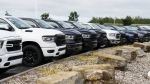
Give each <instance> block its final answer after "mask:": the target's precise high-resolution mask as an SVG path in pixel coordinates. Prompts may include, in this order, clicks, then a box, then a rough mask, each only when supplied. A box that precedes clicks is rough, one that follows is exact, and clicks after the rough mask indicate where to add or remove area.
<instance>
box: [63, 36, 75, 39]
mask: <svg viewBox="0 0 150 84" xmlns="http://www.w3.org/2000/svg"><path fill="white" fill-rule="evenodd" d="M65 38H66V39H74V35H65Z"/></svg>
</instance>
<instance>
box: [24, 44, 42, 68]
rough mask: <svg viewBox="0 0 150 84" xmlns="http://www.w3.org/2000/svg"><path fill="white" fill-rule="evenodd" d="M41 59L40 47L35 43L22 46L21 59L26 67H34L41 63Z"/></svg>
mask: <svg viewBox="0 0 150 84" xmlns="http://www.w3.org/2000/svg"><path fill="white" fill-rule="evenodd" d="M42 61H43V54H42V52H41V49H40V48H39V47H38V46H36V45H27V46H25V47H23V61H22V64H23V65H25V66H28V67H34V66H38V65H39V64H41V62H42Z"/></svg>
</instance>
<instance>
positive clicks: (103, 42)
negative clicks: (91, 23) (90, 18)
mask: <svg viewBox="0 0 150 84" xmlns="http://www.w3.org/2000/svg"><path fill="white" fill-rule="evenodd" d="M65 22H67V23H68V25H70V26H73V27H76V28H86V27H85V26H83V25H82V24H80V23H79V22H74V21H65ZM89 30H94V31H95V32H96V33H97V35H98V36H97V42H98V43H97V48H104V47H107V46H108V39H107V37H106V32H105V31H102V30H101V29H92V28H89Z"/></svg>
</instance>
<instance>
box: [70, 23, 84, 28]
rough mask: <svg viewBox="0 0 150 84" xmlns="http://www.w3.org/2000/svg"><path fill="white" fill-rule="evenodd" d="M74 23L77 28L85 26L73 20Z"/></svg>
mask: <svg viewBox="0 0 150 84" xmlns="http://www.w3.org/2000/svg"><path fill="white" fill-rule="evenodd" d="M73 24H74V25H76V26H77V27H78V28H86V27H85V26H84V25H82V24H80V23H78V22H74V23H73Z"/></svg>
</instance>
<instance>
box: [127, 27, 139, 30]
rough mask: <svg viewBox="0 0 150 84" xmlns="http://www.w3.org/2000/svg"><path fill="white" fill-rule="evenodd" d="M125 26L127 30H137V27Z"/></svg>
mask: <svg viewBox="0 0 150 84" xmlns="http://www.w3.org/2000/svg"><path fill="white" fill-rule="evenodd" d="M126 28H127V30H133V31H137V30H138V28H137V27H126Z"/></svg>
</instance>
